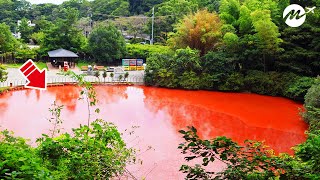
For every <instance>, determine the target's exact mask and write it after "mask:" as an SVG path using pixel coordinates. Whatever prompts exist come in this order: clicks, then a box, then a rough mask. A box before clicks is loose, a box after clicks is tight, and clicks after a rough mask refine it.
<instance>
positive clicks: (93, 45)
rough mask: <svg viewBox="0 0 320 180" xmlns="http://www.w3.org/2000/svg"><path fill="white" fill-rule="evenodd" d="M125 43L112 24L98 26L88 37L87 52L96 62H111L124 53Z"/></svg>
mask: <svg viewBox="0 0 320 180" xmlns="http://www.w3.org/2000/svg"><path fill="white" fill-rule="evenodd" d="M125 45H126V43H125V40H124V38H123V36H122V34H121V33H120V32H119V31H118V29H117V28H116V27H115V26H114V25H113V24H108V25H107V26H103V25H99V26H98V27H96V28H95V29H94V30H93V31H92V33H91V34H90V37H89V44H88V46H89V51H90V53H91V54H92V56H93V57H94V58H95V60H96V61H99V62H113V61H114V60H115V59H120V58H121V57H122V56H123V55H124V53H125V49H126V47H125Z"/></svg>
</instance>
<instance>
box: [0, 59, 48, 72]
mask: <svg viewBox="0 0 320 180" xmlns="http://www.w3.org/2000/svg"><path fill="white" fill-rule="evenodd" d="M23 64H24V63H16V64H3V67H4V68H16V69H18V68H20V67H21V66H22V65H23ZM35 64H36V66H37V67H38V68H39V69H40V70H42V69H44V68H46V69H47V70H48V67H47V64H46V63H45V62H40V61H39V62H35Z"/></svg>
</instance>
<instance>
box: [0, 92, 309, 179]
mask: <svg viewBox="0 0 320 180" xmlns="http://www.w3.org/2000/svg"><path fill="white" fill-rule="evenodd" d="M96 91H97V94H98V96H97V97H98V99H99V104H98V106H99V108H100V109H101V112H100V114H99V115H93V116H92V118H93V119H94V118H102V119H104V120H106V121H111V122H114V123H115V124H116V125H117V126H118V128H119V131H121V132H123V133H124V139H125V140H126V141H127V142H128V146H130V147H135V148H137V149H140V150H141V152H140V153H138V154H140V155H139V156H138V158H140V159H141V160H142V161H143V163H142V165H135V166H131V167H130V169H131V170H132V173H133V174H135V175H136V176H138V177H145V176H146V177H147V179H183V177H184V176H183V174H181V173H180V172H179V167H180V165H181V164H183V163H184V160H183V156H182V155H181V154H180V151H179V150H178V149H177V147H178V145H179V143H181V142H182V141H183V140H182V138H181V135H180V134H179V133H178V132H177V131H178V130H180V129H184V128H185V127H186V126H190V125H193V126H195V127H196V128H197V129H198V131H199V133H200V136H201V137H204V138H214V137H216V136H227V137H230V138H232V139H234V140H235V141H237V142H239V143H241V142H243V141H244V140H246V139H253V140H259V141H265V143H266V144H267V145H269V146H270V147H272V148H273V149H274V150H275V151H276V152H287V153H290V154H292V153H293V151H292V150H291V149H290V148H291V147H293V146H295V145H297V144H299V143H301V142H303V141H304V140H305V138H306V136H305V134H304V131H305V130H306V129H307V125H306V124H305V123H304V122H303V121H302V120H301V118H300V116H299V108H302V105H301V104H299V103H295V102H293V101H290V100H288V99H284V98H278V97H267V96H261V95H255V94H239V93H221V92H208V91H183V90H169V89H160V88H151V87H135V86H131V87H127V86H100V87H96ZM79 92H80V89H79V88H78V87H74V86H64V87H51V88H48V90H47V91H37V90H23V91H14V92H9V93H7V94H4V95H0V126H1V127H0V128H1V129H5V128H6V129H9V130H12V131H14V132H15V134H16V135H18V136H22V137H25V138H29V139H31V142H34V141H35V139H36V138H37V137H40V136H41V134H42V133H48V132H49V129H50V128H52V125H51V124H50V123H49V121H48V118H50V117H51V116H50V113H49V111H48V109H49V108H50V105H51V104H52V103H53V102H54V101H57V103H58V104H63V105H65V107H64V109H63V111H62V119H63V120H64V123H63V130H64V131H70V129H71V128H74V127H78V126H79V124H86V122H87V121H86V120H87V117H88V111H87V105H86V103H85V102H84V101H83V100H78V98H79ZM133 126H139V128H136V129H135V130H134V131H135V133H134V134H131V135H129V133H128V132H129V131H128V130H130V129H132V127H133ZM126 129H128V130H127V131H126ZM148 146H151V147H152V149H150V150H148V151H146V150H147V149H148ZM214 168H215V169H217V170H221V168H222V166H221V164H219V163H216V164H215V165H214Z"/></svg>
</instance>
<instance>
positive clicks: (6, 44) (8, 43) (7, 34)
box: [0, 23, 17, 53]
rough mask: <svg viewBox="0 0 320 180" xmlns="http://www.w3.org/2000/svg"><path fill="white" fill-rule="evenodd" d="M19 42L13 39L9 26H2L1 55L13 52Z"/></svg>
mask: <svg viewBox="0 0 320 180" xmlns="http://www.w3.org/2000/svg"><path fill="white" fill-rule="evenodd" d="M16 44H17V40H16V39H15V38H14V37H13V35H12V33H11V31H10V28H9V26H7V25H6V24H5V23H1V24H0V51H1V53H6V52H12V51H14V49H15V46H16Z"/></svg>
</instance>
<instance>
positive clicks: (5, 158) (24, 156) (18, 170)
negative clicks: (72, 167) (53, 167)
mask: <svg viewBox="0 0 320 180" xmlns="http://www.w3.org/2000/svg"><path fill="white" fill-rule="evenodd" d="M49 176H50V173H49V170H48V169H46V168H45V167H44V166H43V164H42V159H41V158H40V157H38V156H37V155H36V152H35V151H34V149H33V148H32V147H30V146H29V145H27V144H26V140H25V139H23V138H16V137H13V136H12V134H11V133H9V132H8V131H6V130H5V131H2V132H0V179H39V180H40V179H49Z"/></svg>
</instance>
